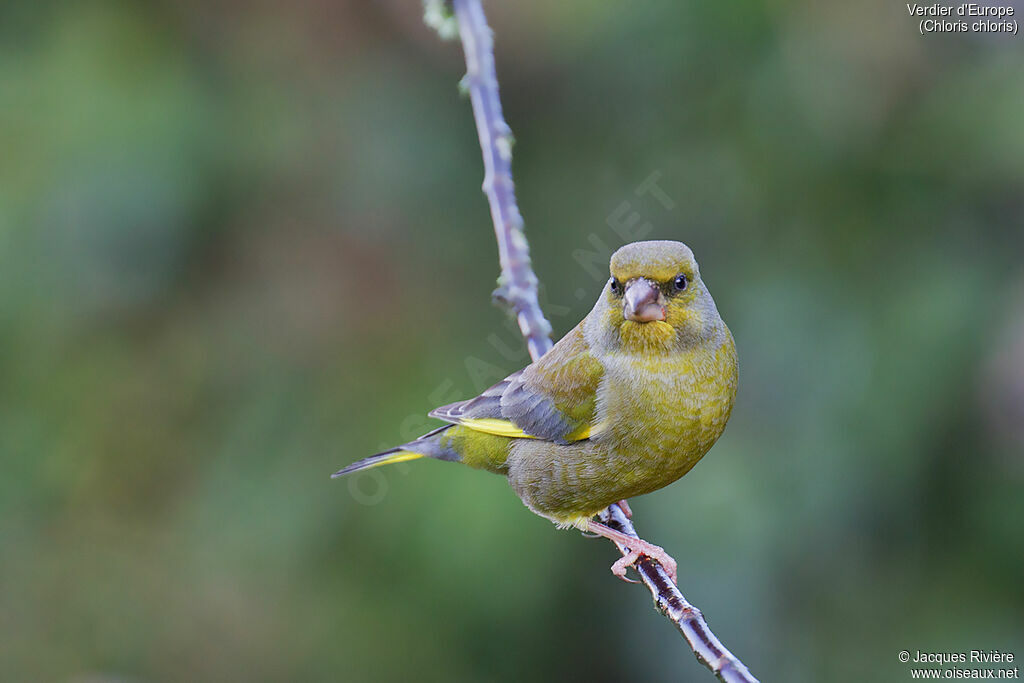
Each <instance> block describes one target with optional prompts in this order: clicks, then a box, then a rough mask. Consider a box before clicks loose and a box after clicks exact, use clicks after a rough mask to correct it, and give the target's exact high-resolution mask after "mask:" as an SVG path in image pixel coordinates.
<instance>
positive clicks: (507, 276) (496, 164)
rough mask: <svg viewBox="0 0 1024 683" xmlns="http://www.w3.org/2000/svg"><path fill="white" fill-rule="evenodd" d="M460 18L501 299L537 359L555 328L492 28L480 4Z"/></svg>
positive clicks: (469, 0)
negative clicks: (524, 201) (540, 280)
mask: <svg viewBox="0 0 1024 683" xmlns="http://www.w3.org/2000/svg"><path fill="white" fill-rule="evenodd" d="M455 18H456V19H457V20H458V23H459V36H460V37H461V38H462V49H463V52H465V55H466V78H465V80H464V81H463V82H464V84H465V86H466V88H467V90H469V98H470V101H471V102H472V103H473V118H474V119H476V130H477V133H478V134H479V136H480V149H481V151H483V155H484V185H483V189H484V194H486V195H487V201H488V203H490V205H491V219H492V220H493V221H494V235H495V236H496V237H497V238H498V258H499V260H500V262H501V277H499V278H498V290H497V291H496V292H495V296H496V297H498V298H499V299H502V300H504V301H505V302H507V303H508V305H509V307H511V309H512V310H513V311H514V312H515V314H516V319H517V320H518V321H519V329H520V330H521V331H522V333H523V337H525V338H526V346H527V348H528V349H529V351H530V357H531V358H533V359H534V360H536V359H538V358H540V357H541V356H543V355H544V354H545V353H547V352H548V350H549V349H550V348H551V324H550V323H549V322H548V320H547V318H545V317H544V313H543V311H541V310H540V302H539V301H538V300H537V276H536V275H534V274H533V268H532V267H531V266H530V245H529V244H528V243H527V241H526V235H525V234H523V217H522V215H520V213H519V206H518V205H517V204H516V188H515V185H514V184H513V183H512V143H513V139H512V130H511V129H510V128H509V127H508V124H507V123H505V117H504V116H503V115H502V113H501V99H500V98H499V97H498V75H497V73H496V72H495V70H494V46H493V45H492V43H491V29H490V27H489V26H488V25H487V18H486V17H485V16H484V9H483V7H481V6H480V2H479V0H455Z"/></svg>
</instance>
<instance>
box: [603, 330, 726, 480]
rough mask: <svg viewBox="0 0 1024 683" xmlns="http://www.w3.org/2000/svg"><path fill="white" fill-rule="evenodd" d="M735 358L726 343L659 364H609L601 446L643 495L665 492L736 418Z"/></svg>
mask: <svg viewBox="0 0 1024 683" xmlns="http://www.w3.org/2000/svg"><path fill="white" fill-rule="evenodd" d="M735 395H736V351H735V346H734V345H733V342H732V338H731V336H729V335H728V333H726V338H725V339H724V340H722V342H721V343H719V344H716V345H713V346H708V347H702V348H698V349H694V350H690V351H687V352H685V353H679V354H674V355H671V356H662V357H653V358H651V357H633V356H626V355H623V356H619V357H615V358H611V359H609V360H608V362H607V363H606V364H605V379H604V381H603V383H602V387H601V391H600V392H599V403H598V417H599V419H600V420H602V421H603V422H604V427H605V428H604V430H603V432H602V433H601V435H600V437H599V438H600V440H601V441H602V442H603V444H604V445H605V447H606V449H607V452H608V453H609V455H610V456H611V457H612V458H613V460H614V464H615V466H616V467H617V468H619V469H620V470H621V472H620V473H619V474H620V476H622V477H624V478H628V479H637V480H641V481H642V482H643V483H644V486H643V488H647V485H650V486H651V487H652V490H653V488H658V487H660V486H665V485H666V484H668V483H671V482H672V481H675V479H678V478H679V477H681V476H682V475H683V474H685V473H686V472H687V471H689V469H690V468H691V467H693V465H695V464H696V463H697V461H698V460H700V458H701V457H702V456H703V455H704V454H705V453H706V452H707V451H708V450H709V449H710V448H711V446H712V445H713V444H714V443H715V441H716V440H717V439H718V437H719V436H721V434H722V431H723V430H724V429H725V423H726V422H727V421H728V419H729V414H730V413H731V412H732V405H733V400H734V398H735Z"/></svg>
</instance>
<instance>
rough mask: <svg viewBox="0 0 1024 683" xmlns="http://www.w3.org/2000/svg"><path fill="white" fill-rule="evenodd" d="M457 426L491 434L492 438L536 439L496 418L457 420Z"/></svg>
mask: <svg viewBox="0 0 1024 683" xmlns="http://www.w3.org/2000/svg"><path fill="white" fill-rule="evenodd" d="M458 424H460V425H462V426H463V427H469V428H470V429H472V430H473V431H476V432H483V433H484V434H493V435H494V436H507V437H509V438H510V439H536V438H537V437H535V436H530V435H529V434H527V433H526V432H524V431H523V430H522V429H520V428H519V427H517V426H516V425H515V423H514V422H510V421H508V420H499V419H498V418H496V417H471V418H466V419H462V420H459V422H458Z"/></svg>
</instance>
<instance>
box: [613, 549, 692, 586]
mask: <svg viewBox="0 0 1024 683" xmlns="http://www.w3.org/2000/svg"><path fill="white" fill-rule="evenodd" d="M639 543H640V544H642V545H641V547H640V548H638V549H636V550H633V549H632V548H630V550H629V552H628V553H626V554H625V555H623V556H622V557H620V558H619V559H618V560H616V561H615V564H613V565H612V574H615V576H617V577H619V578H620V579H622V580H623V581H625V582H627V583H636V581H633V580H632V579H628V578H626V570H627V569H629V568H630V567H633V566H635V565H636V563H637V561H638V560H639V559H640V558H641V557H642V556H646V557H649V558H651V559H652V560H656V561H657V562H658V564H660V565H661V566H662V567H663V568H664V569H665V572H666V573H667V574H668V576H669V578H670V579H672V583H677V578H678V577H677V574H676V572H677V566H676V561H675V559H674V558H673V557H672V556H671V555H669V554H668V553H666V552H665V549H664V548H662V547H661V546H657V545H654V544H653V543H647V542H646V541H639Z"/></svg>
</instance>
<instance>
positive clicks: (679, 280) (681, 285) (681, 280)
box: [672, 275, 686, 292]
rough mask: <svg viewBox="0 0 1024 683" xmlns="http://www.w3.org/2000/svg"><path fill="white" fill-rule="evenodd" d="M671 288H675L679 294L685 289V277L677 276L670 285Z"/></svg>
mask: <svg viewBox="0 0 1024 683" xmlns="http://www.w3.org/2000/svg"><path fill="white" fill-rule="evenodd" d="M672 286H673V287H675V288H676V291H677V292H681V291H683V290H684V289H686V276H685V275H678V276H676V279H675V282H673V283H672Z"/></svg>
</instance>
